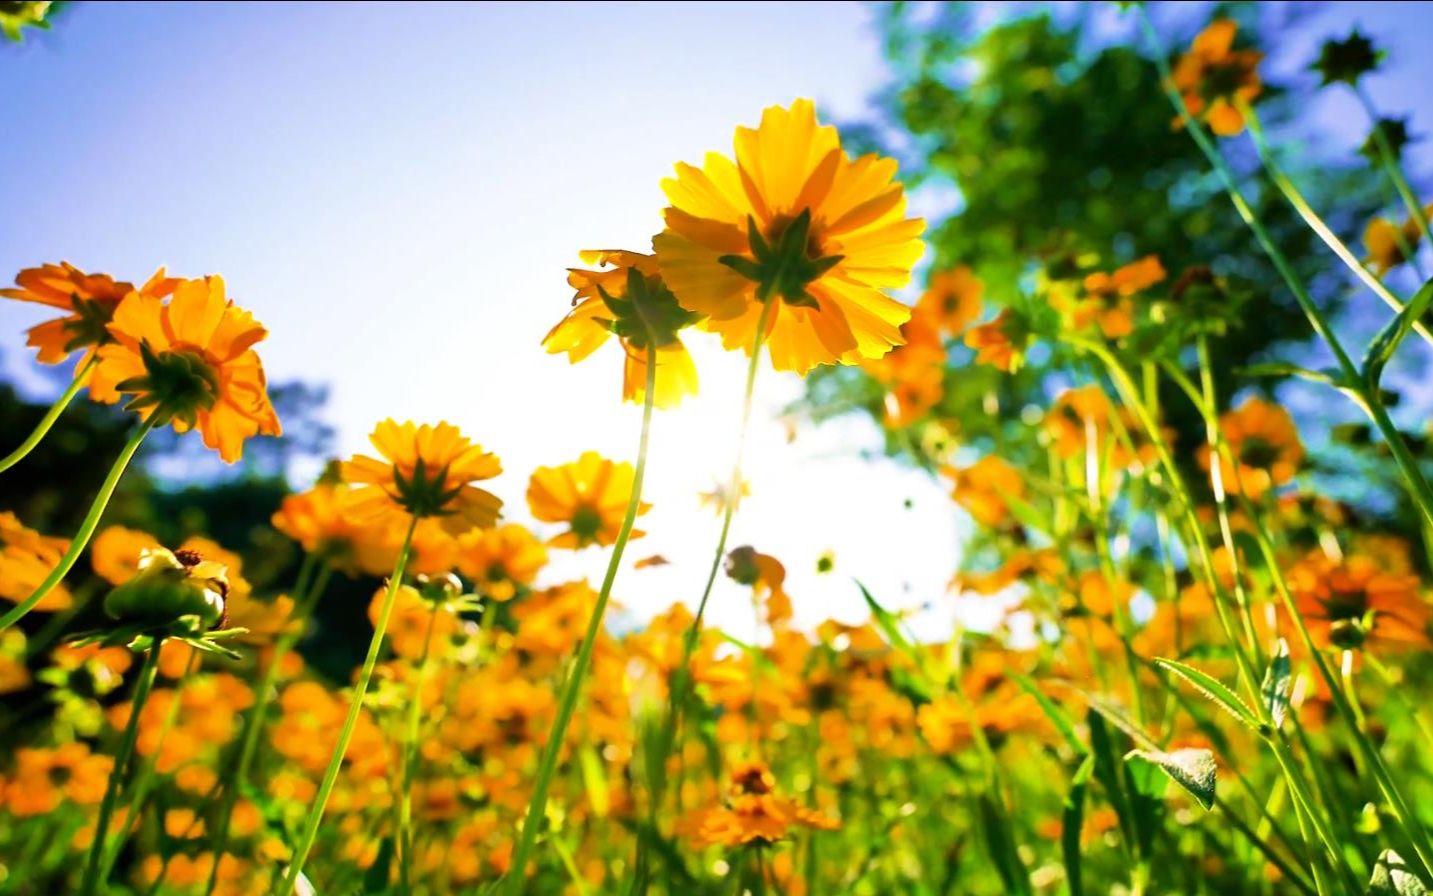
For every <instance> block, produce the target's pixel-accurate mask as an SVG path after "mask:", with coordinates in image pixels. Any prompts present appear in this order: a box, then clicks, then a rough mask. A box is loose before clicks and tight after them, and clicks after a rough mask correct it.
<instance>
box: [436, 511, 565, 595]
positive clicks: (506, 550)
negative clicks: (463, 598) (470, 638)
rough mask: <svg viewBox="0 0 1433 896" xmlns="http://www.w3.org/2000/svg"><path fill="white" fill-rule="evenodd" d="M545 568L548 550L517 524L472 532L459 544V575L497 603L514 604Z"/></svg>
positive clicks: (525, 528) (535, 537) (528, 531)
mask: <svg viewBox="0 0 1433 896" xmlns="http://www.w3.org/2000/svg"><path fill="white" fill-rule="evenodd" d="M546 565H547V548H545V547H543V545H542V542H540V541H538V540H537V536H536V535H533V534H532V531H531V530H529V529H528V528H527V527H526V526H520V525H518V524H517V523H509V524H507V525H505V526H498V527H497V528H496V529H485V530H483V531H480V532H472V533H469V534H468V535H464V536H463V537H462V538H461V539H459V541H458V571H459V572H461V573H462V574H463V575H465V576H467V577H468V578H469V579H471V580H472V581H473V583H474V585H475V586H476V587H477V589H478V591H480V592H481V593H482V594H483V595H484V596H486V597H490V598H492V599H493V600H496V601H504V600H512V598H513V597H514V596H516V594H517V590H518V589H519V588H527V587H530V586H531V585H532V583H533V581H534V580H535V579H536V578H537V574H538V572H539V571H540V570H541V569H542V568H543V567H544V566H546Z"/></svg>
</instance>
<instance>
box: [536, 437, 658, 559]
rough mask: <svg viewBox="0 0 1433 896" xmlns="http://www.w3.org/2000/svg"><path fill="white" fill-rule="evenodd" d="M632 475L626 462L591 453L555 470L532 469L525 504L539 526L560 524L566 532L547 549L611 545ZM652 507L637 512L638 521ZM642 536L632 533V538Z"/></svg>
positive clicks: (629, 489) (620, 519) (632, 471)
mask: <svg viewBox="0 0 1433 896" xmlns="http://www.w3.org/2000/svg"><path fill="white" fill-rule="evenodd" d="M635 475H636V471H635V470H634V468H633V467H632V465H631V464H629V463H613V462H612V461H610V460H607V459H606V458H604V457H602V456H601V455H600V454H598V453H597V452H595V451H587V452H584V453H583V454H582V456H581V457H579V458H578V459H577V460H575V461H573V462H572V463H569V464H563V465H562V466H560V467H538V468H537V469H536V470H533V471H532V478H531V479H529V480H528V485H527V505H528V508H529V509H531V510H532V515H533V516H535V517H537V518H538V519H539V520H542V521H543V522H545V523H566V524H567V525H568V530H567V531H566V532H563V533H561V534H560V535H558V536H557V537H555V538H553V539H552V540H550V541H549V542H548V544H551V545H553V546H554V547H560V548H574V549H575V548H585V547H587V546H588V545H592V544H596V545H602V546H604V547H605V546H607V545H610V544H612V543H613V542H615V541H616V540H617V532H618V531H619V530H620V529H621V528H622V518H623V516H625V515H626V513H627V502H628V501H629V500H631V498H632V481H633V478H634V477H635ZM651 507H652V505H650V504H646V503H642V504H640V505H639V506H638V507H637V515H638V516H641V515H642V514H644V513H646V512H647V511H648V510H650V509H651ZM643 534H644V533H642V532H640V531H638V530H636V529H633V530H632V537H633V538H640V537H641V536H642V535H643Z"/></svg>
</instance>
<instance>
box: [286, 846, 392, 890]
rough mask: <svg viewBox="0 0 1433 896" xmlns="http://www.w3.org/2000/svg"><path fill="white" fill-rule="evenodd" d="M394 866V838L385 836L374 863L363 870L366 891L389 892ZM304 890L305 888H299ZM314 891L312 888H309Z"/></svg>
mask: <svg viewBox="0 0 1433 896" xmlns="http://www.w3.org/2000/svg"><path fill="white" fill-rule="evenodd" d="M392 868H393V838H392V837H384V838H383V842H382V843H379V844H378V855H376V856H374V857H373V864H372V865H369V866H368V870H367V871H365V872H363V892H364V893H387V892H388V880H389V877H390V873H391V871H392ZM299 892H303V888H302V887H300V888H299ZM309 892H312V888H311V887H310V888H309Z"/></svg>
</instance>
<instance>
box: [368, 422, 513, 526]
mask: <svg viewBox="0 0 1433 896" xmlns="http://www.w3.org/2000/svg"><path fill="white" fill-rule="evenodd" d="M369 441H370V442H372V443H373V447H374V448H376V449H378V453H379V454H380V455H382V457H383V459H382V460H380V459H379V458H376V457H369V456H367V455H363V454H356V455H354V456H353V458H352V459H351V460H348V461H345V462H344V464H343V467H342V472H343V478H344V480H345V481H346V482H348V483H350V484H351V485H353V486H355V487H354V488H353V490H352V491H349V492H347V493H345V494H344V495H343V497H342V501H343V508H344V510H345V511H346V512H347V513H348V514H349V516H350V517H351V518H352V519H354V520H355V521H357V522H359V523H371V524H373V525H382V524H385V523H389V522H397V523H399V524H400V525H403V526H404V527H406V526H407V524H408V522H409V519H410V518H412V517H417V518H420V519H421V518H424V517H436V518H438V519H439V521H440V522H441V524H442V527H443V529H444V530H446V531H447V532H448V533H449V534H450V535H461V534H463V533H464V532H467V531H469V530H472V529H479V528H486V527H488V526H491V525H493V524H494V523H495V522H497V519H498V513H499V511H500V510H501V509H502V506H503V502H502V500H501V499H500V498H498V496H497V495H494V494H492V493H491V492H488V491H485V490H483V489H480V488H478V487H477V486H475V485H472V483H473V482H476V481H479V480H483V479H491V478H493V477H494V476H496V475H498V474H499V473H501V472H502V465H501V464H500V463H499V462H498V459H497V456H496V455H493V454H489V453H488V452H485V451H483V449H482V446H480V445H475V444H473V442H471V441H470V440H469V439H467V438H466V437H465V436H464V435H463V434H462V433H461V432H459V431H458V428H457V427H456V426H454V425H452V424H451V423H439V424H437V425H436V426H435V425H431V424H427V423H425V424H423V425H422V426H419V425H418V424H416V423H413V422H412V421H408V422H406V423H398V422H397V421H395V420H384V421H383V422H382V423H379V424H378V426H377V427H375V428H374V430H373V434H372V435H370V436H369Z"/></svg>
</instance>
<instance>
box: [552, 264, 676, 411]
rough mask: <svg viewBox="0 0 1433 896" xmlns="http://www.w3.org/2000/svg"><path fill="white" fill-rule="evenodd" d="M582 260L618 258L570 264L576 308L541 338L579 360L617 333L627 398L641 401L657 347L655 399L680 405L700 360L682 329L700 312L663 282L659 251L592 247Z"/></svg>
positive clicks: (660, 403)
mask: <svg viewBox="0 0 1433 896" xmlns="http://www.w3.org/2000/svg"><path fill="white" fill-rule="evenodd" d="M579 257H580V258H581V259H582V261H583V263H584V264H593V265H598V266H599V267H600V266H605V265H612V267H611V268H610V269H608V270H601V271H587V270H582V269H580V268H569V269H568V274H567V283H568V285H570V286H571V287H572V288H573V289H575V290H576V291H577V295H576V296H575V297H574V298H573V300H572V303H573V307H572V310H571V311H569V312H568V314H567V316H566V317H564V318H563V319H562V320H561V321H559V322H558V324H557V326H555V327H553V328H552V331H551V332H549V333H548V334H547V336H546V337H545V338H544V339H543V340H542V344H543V347H544V348H546V349H547V350H548V352H549V353H551V354H556V353H558V352H566V353H567V357H568V360H569V361H571V362H572V363H573V364H576V363H577V362H578V361H581V360H582V359H584V358H586V357H587V356H588V355H590V354H592V352H594V351H595V350H596V349H597V348H598V347H599V346H601V345H602V343H604V342H606V341H607V337H609V336H613V335H615V336H616V337H617V339H618V341H619V342H621V344H622V349H623V351H625V352H626V355H627V358H626V361H625V363H624V364H623V367H622V370H623V375H622V398H623V399H624V400H626V401H635V402H639V403H640V402H642V401H644V400H646V392H647V354H648V349H649V348H654V349H656V353H657V374H656V376H657V379H656V384H657V385H656V394H655V395H654V396H653V399H652V401H653V403H654V404H655V405H656V406H657V407H660V408H668V407H673V406H675V405H676V404H677V403H678V402H680V401H681V400H682V398H683V397H685V396H687V395H695V394H697V368H696V365H695V364H693V363H692V356H691V355H689V354H688V353H687V349H686V346H684V345H682V342H681V339H679V338H678V337H677V332H678V331H679V330H681V329H682V328H683V327H686V326H687V325H689V324H691V323H692V322H693V321H694V320H695V319H696V315H693V314H692V313H691V312H689V311H687V310H685V309H683V308H682V307H681V306H680V305H678V304H677V300H676V299H675V298H673V297H672V293H671V291H670V290H668V289H667V287H666V286H665V285H664V284H663V283H662V278H661V275H660V274H659V273H658V271H657V259H656V258H654V257H653V256H651V255H643V254H641V253H639V252H623V251H620V250H594V249H589V250H587V251H584V252H582V253H580V255H579Z"/></svg>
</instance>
